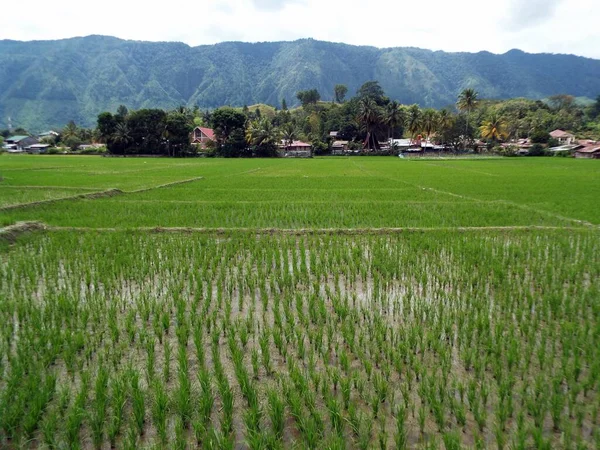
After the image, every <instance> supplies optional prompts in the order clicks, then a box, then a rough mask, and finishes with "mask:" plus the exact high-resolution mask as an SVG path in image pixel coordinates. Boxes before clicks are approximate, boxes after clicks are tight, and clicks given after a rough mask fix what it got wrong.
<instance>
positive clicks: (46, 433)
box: [40, 408, 59, 450]
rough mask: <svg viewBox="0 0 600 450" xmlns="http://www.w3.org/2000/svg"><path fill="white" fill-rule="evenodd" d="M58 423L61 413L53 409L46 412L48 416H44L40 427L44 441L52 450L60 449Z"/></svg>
mask: <svg viewBox="0 0 600 450" xmlns="http://www.w3.org/2000/svg"><path fill="white" fill-rule="evenodd" d="M58 421H59V412H58V410H57V409H54V408H53V409H49V410H48V411H46V414H45V415H44V418H43V419H42V422H41V425H40V429H41V432H42V441H43V443H44V444H46V445H47V446H48V448H50V449H52V450H54V449H57V448H58V447H59V440H58Z"/></svg>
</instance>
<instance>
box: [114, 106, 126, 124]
mask: <svg viewBox="0 0 600 450" xmlns="http://www.w3.org/2000/svg"><path fill="white" fill-rule="evenodd" d="M128 115H129V110H128V109H127V106H125V105H119V107H118V108H117V114H115V116H116V118H117V120H118V121H121V122H122V121H124V120H125V119H127V116H128Z"/></svg>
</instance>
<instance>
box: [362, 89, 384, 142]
mask: <svg viewBox="0 0 600 450" xmlns="http://www.w3.org/2000/svg"><path fill="white" fill-rule="evenodd" d="M358 121H359V122H360V123H361V125H362V126H363V127H364V129H365V131H366V132H367V137H366V139H365V143H364V145H363V147H366V148H367V149H369V150H378V149H379V142H378V141H377V137H376V136H375V129H376V128H377V126H378V125H380V124H381V121H382V120H381V111H380V109H379V107H378V106H377V103H375V101H374V100H373V99H372V98H369V97H365V98H362V99H360V101H359V104H358Z"/></svg>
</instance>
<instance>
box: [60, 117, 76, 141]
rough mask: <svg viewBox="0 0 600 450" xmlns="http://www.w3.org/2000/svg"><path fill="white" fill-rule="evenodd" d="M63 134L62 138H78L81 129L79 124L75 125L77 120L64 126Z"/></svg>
mask: <svg viewBox="0 0 600 450" xmlns="http://www.w3.org/2000/svg"><path fill="white" fill-rule="evenodd" d="M60 134H61V138H62V139H63V140H65V141H66V140H67V139H71V138H77V137H79V129H78V128H77V125H75V122H73V121H72V120H71V121H70V122H69V123H68V124H67V125H66V126H65V127H64V128H63V130H62V132H61V133H60Z"/></svg>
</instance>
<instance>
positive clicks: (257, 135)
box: [246, 117, 281, 147]
mask: <svg viewBox="0 0 600 450" xmlns="http://www.w3.org/2000/svg"><path fill="white" fill-rule="evenodd" d="M280 136H281V133H280V132H279V130H278V129H277V128H276V127H275V126H274V125H273V123H272V122H271V121H270V120H269V119H268V118H266V117H263V118H261V119H257V120H253V121H252V122H250V125H249V126H248V129H247V130H246V141H247V142H248V144H250V145H255V146H257V147H260V146H265V145H276V144H278V143H279V139H280Z"/></svg>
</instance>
